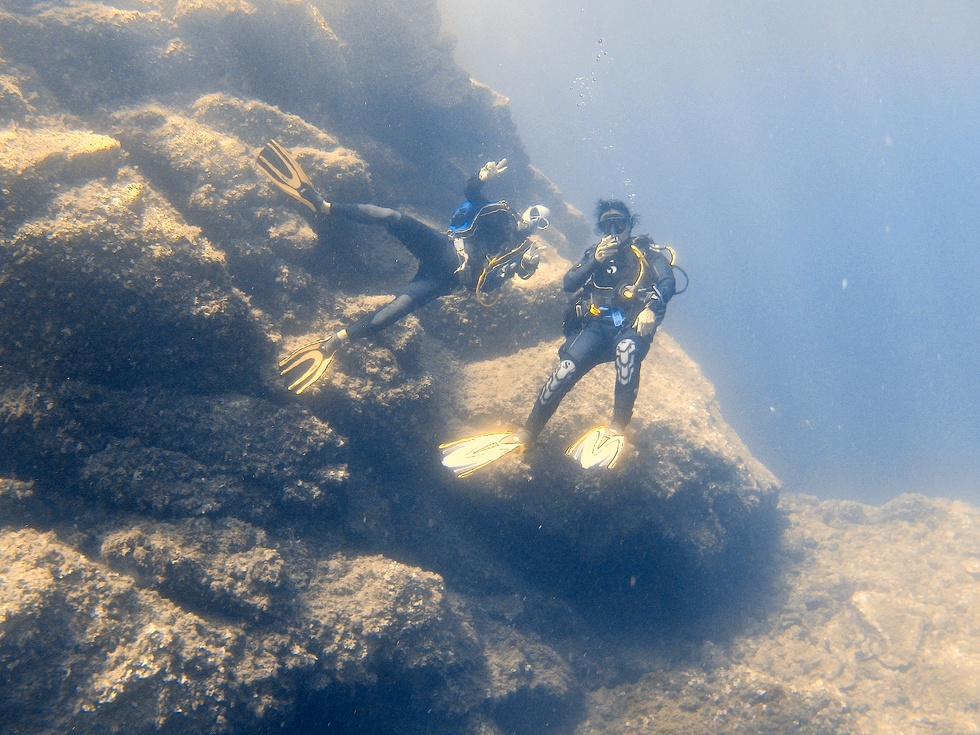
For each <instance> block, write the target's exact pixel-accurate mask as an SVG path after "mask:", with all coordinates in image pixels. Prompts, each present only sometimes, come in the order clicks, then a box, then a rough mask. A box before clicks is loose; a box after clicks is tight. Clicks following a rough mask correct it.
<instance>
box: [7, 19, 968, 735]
mask: <svg viewBox="0 0 980 735" xmlns="http://www.w3.org/2000/svg"><path fill="white" fill-rule="evenodd" d="M0 38H2V39H3V42H2V43H3V58H2V59H0V120H2V122H0V125H2V127H0V196H2V207H0V315H2V318H0V478H2V479H0V671H3V672H4V674H3V675H2V676H0V722H3V723H4V727H6V728H7V729H11V730H12V731H13V730H16V731H17V732H22V733H48V732H55V731H57V732H66V731H69V730H73V731H75V732H93V733H94V732H127V733H137V734H138V733H151V732H177V731H181V732H189V733H196V732H200V733H205V732H207V733H212V732H235V733H239V732H240V733H246V732H268V731H272V730H274V729H286V730H290V729H291V730H292V731H295V732H313V731H321V730H322V729H324V728H325V727H327V726H329V727H331V728H333V729H336V730H338V731H343V730H344V728H346V730H347V731H354V730H358V731H362V732H367V731H387V732H419V733H426V735H443V733H468V734H469V735H502V734H503V733H509V732H561V733H573V732H574V733H579V734H580V735H585V733H592V732H627V731H630V730H635V729H644V730H652V729H657V730H663V731H664V732H671V731H676V732H681V731H706V732H707V731H713V730H714V729H717V728H718V727H719V723H722V724H723V725H724V726H725V727H728V728H729V729H740V730H741V731H744V732H760V733H761V732H774V731H776V732H782V731H788V730H794V731H798V732H804V733H821V734H822V733H825V732H835V731H836V732H842V731H851V732H869V733H871V732H876V731H889V728H890V729H891V731H896V732H897V731H901V732H907V731H911V730H913V729H915V730H916V731H919V732H923V733H932V732H935V733H937V735H938V733H950V732H969V731H970V730H969V727H970V718H971V716H972V715H975V712H976V708H977V706H978V705H977V703H976V696H975V691H973V690H971V689H970V684H969V683H970V682H973V681H975V680H976V679H977V676H978V674H977V670H976V669H977V663H976V662H977V654H976V643H975V640H974V638H975V636H972V635H971V631H972V630H973V628H975V627H976V624H975V615H976V613H975V611H976V610H977V609H980V606H978V605H977V600H976V590H977V577H978V576H980V575H978V573H977V569H978V568H980V567H978V566H977V556H976V552H975V549H976V548H977V543H976V538H975V535H976V534H975V529H976V528H977V524H976V521H975V510H974V509H969V508H966V507H958V506H950V507H945V506H940V505H937V504H934V503H932V502H930V501H922V500H917V499H914V498H904V499H902V500H901V501H897V502H895V503H893V504H890V505H889V506H887V507H886V508H882V509H873V508H869V507H867V506H860V505H859V504H839V505H832V504H831V505H828V504H822V505H821V504H815V503H812V502H810V501H802V500H794V499H789V500H785V501H784V504H783V506H782V508H779V507H777V505H776V503H777V493H778V490H779V485H778V481H777V480H776V479H775V478H774V477H773V476H772V475H771V473H769V472H768V470H766V469H765V468H764V467H763V466H762V465H761V464H760V463H759V462H758V461H756V460H755V459H754V458H753V457H752V455H751V453H750V452H749V451H748V449H747V448H746V447H745V446H744V445H743V444H742V442H741V441H740V440H739V438H738V437H737V436H736V435H735V434H734V432H733V431H732V430H731V428H730V427H729V426H728V425H727V424H726V423H725V421H724V419H723V417H722V416H721V415H720V412H719V409H718V406H717V403H716V401H715V399H714V395H713V389H712V387H711V385H710V384H709V383H708V381H706V380H705V379H704V377H703V376H702V375H701V373H700V371H699V370H698V368H697V365H695V364H694V363H693V362H692V361H691V360H690V359H689V358H688V357H687V356H686V355H685V354H684V352H683V350H682V349H681V347H680V346H678V345H677V344H676V343H675V342H674V341H673V340H672V339H671V338H670V337H669V334H668V333H666V332H663V331H661V332H660V333H659V334H658V336H657V339H656V341H655V344H654V346H653V349H652V350H651V353H650V355H649V357H648V358H647V359H646V361H645V364H644V379H643V384H642V386H641V390H640V398H639V401H638V403H637V406H636V415H635V418H634V421H633V423H632V425H631V426H630V429H629V435H628V442H629V444H628V449H627V452H626V454H625V456H624V458H623V460H622V463H621V465H620V466H619V467H617V468H616V469H614V470H613V471H611V472H608V473H604V474H603V473H592V474H587V473H583V472H582V471H581V470H579V469H577V468H576V466H575V465H573V464H572V463H571V462H570V461H569V460H568V459H567V458H566V457H565V456H564V450H565V447H566V446H567V445H568V444H569V443H570V442H571V441H572V440H573V439H574V438H576V437H577V436H579V435H580V434H581V433H582V432H584V431H585V430H586V429H589V428H591V427H592V426H594V425H595V424H596V423H599V422H601V421H603V420H605V419H606V418H608V414H609V411H610V409H611V399H612V387H613V376H612V371H611V369H610V368H608V366H602V367H599V368H597V369H596V370H595V371H594V372H593V373H592V374H590V375H589V376H587V377H586V378H585V379H584V380H583V381H582V382H581V384H580V385H578V386H577V387H576V388H575V389H574V390H573V391H572V393H571V394H570V395H569V396H568V398H567V399H566V400H565V401H564V402H563V405H562V407H561V409H560V410H559V412H558V413H557V414H556V416H555V417H554V419H553V420H552V422H551V423H550V424H549V426H548V428H547V431H546V432H545V433H544V434H543V435H542V437H541V443H540V445H539V446H538V447H537V448H536V449H535V450H534V451H533V452H529V453H528V454H526V455H525V456H523V457H519V458H509V459H508V460H507V461H505V462H501V463H500V464H499V465H498V466H495V467H492V468H487V470H486V471H485V472H481V473H479V474H477V475H474V476H473V477H471V478H468V479H467V480H465V481H459V480H456V479H455V478H454V477H452V476H451V474H450V473H448V472H447V471H446V470H445V469H444V468H443V467H442V466H441V465H440V464H439V458H438V454H439V452H438V445H439V443H440V442H442V441H446V440H449V439H453V438H458V437H459V436H462V435H464V434H466V433H470V432H472V431H473V430H475V429H483V428H488V427H490V428H492V427H495V426H507V427H513V428H516V427H517V426H518V425H519V424H520V423H521V422H522V421H523V420H524V419H525V418H526V415H527V412H528V411H529V409H530V407H531V405H532V403H533V401H534V398H535V394H536V391H537V390H538V388H539V386H540V384H541V382H542V381H543V380H544V379H545V377H546V376H547V374H548V373H549V372H550V370H551V368H552V366H553V364H554V361H555V351H556V349H557V346H558V344H559V343H560V341H559V340H560V336H559V335H560V329H561V321H562V316H563V313H564V310H565V307H566V303H567V295H566V294H564V293H563V292H562V291H561V288H560V282H561V277H562V275H563V273H564V271H565V270H566V269H567V267H568V265H569V263H568V261H567V260H566V259H567V258H568V257H577V255H578V253H579V252H581V248H582V247H584V245H585V244H586V243H587V242H588V241H589V240H590V238H592V237H593V233H592V232H591V229H590V227H589V226H588V223H587V222H586V218H585V217H584V216H582V214H581V213H579V212H577V211H575V210H574V209H572V208H571V207H569V206H568V205H567V204H566V203H564V202H563V200H562V197H561V193H560V192H559V191H558V190H557V189H556V188H555V187H554V185H553V184H551V182H549V181H548V179H547V177H546V176H545V175H544V174H543V173H542V172H540V171H537V170H535V169H534V168H533V166H531V165H530V161H529V158H528V156H527V154H526V152H525V151H524V150H523V148H522V146H521V143H520V140H519V138H518V136H517V133H516V130H515V129H514V126H513V124H512V122H511V120H510V112H509V108H508V106H507V104H506V99H505V98H503V97H502V96H501V95H499V94H497V93H495V92H494V91H493V90H491V89H489V88H487V87H485V86H484V85H481V84H480V83H478V82H475V81H473V80H471V79H469V77H468V75H467V74H465V72H463V71H462V70H460V69H459V68H457V67H456V65H455V63H454V62H453V60H452V41H451V39H448V38H444V37H440V36H439V21H438V12H437V4H436V3H435V0H407V1H406V2H402V3H392V2H391V0H363V1H361V2H357V3H349V2H333V1H332V0H317V2H315V3H312V4H311V3H307V2H302V1H301V0H263V1H262V2H259V3H254V2H248V3H246V2H238V1H237V0H231V1H226V0H199V1H198V0H193V1H192V2H173V1H172V0H125V1H124V2H120V3H117V4H111V3H95V2H71V3H69V2H54V3H50V2H45V3H36V2H33V0H12V1H11V2H7V3H6V4H5V5H4V9H3V11H2V12H0ZM270 138H277V139H280V140H281V141H282V142H283V143H284V144H285V145H286V146H288V147H290V148H291V149H292V150H293V152H294V153H295V154H296V157H297V159H298V160H299V161H300V162H301V163H302V165H303V166H304V168H306V169H307V172H308V173H309V174H310V176H311V178H312V179H313V180H314V181H315V183H316V184H317V186H318V187H319V188H320V189H321V190H322V191H323V193H324V195H325V196H327V198H328V199H331V200H346V201H351V200H353V201H371V202H376V203H378V204H382V205H386V206H394V207H397V208H400V209H402V210H404V211H407V212H410V213H412V214H414V215H416V216H418V217H419V218H420V219H422V220H423V221H425V222H428V223H430V224H431V225H432V226H433V227H435V228H436V229H441V228H443V227H444V226H445V224H446V221H447V219H448V216H449V214H450V213H451V212H452V211H453V210H454V209H455V207H456V206H457V205H458V204H459V202H460V199H461V197H462V188H463V184H464V182H465V180H466V177H467V176H469V175H471V174H472V173H473V172H474V171H475V170H477V169H478V168H479V166H480V165H481V164H482V163H483V162H484V161H486V160H489V159H491V158H492V159H494V160H497V159H499V158H502V157H507V158H508V160H509V163H510V171H509V172H508V174H507V175H506V177H505V178H502V179H500V180H499V181H496V182H494V183H493V185H492V186H493V187H494V188H493V192H494V194H493V195H494V196H500V197H506V198H507V200H508V201H509V202H510V204H511V206H512V207H513V208H514V209H515V210H516V211H518V212H520V211H522V210H523V208H524V207H526V206H528V205H530V204H535V203H543V204H545V205H547V206H548V207H550V208H551V210H552V217H551V227H549V229H547V230H544V231H541V232H539V233H538V235H539V236H540V238H541V242H542V245H543V246H544V250H543V252H542V255H541V267H540V269H539V271H538V273H537V274H536V275H535V276H534V277H533V278H532V279H530V280H529V281H527V282H514V283H510V284H508V285H507V286H506V287H505V289H504V290H503V292H502V294H501V298H500V301H499V302H498V303H496V304H494V305H492V306H491V307H486V306H483V305H481V304H480V303H478V302H477V300H476V299H474V298H473V297H472V296H467V295H463V294H459V293H457V294H453V295H451V296H448V297H446V298H445V299H442V300H441V301H440V303H439V304H438V305H430V306H428V307H425V308H423V309H421V310H420V311H419V312H418V313H417V314H415V315H413V316H411V317H409V318H407V319H405V320H404V321H403V322H401V323H400V324H399V325H398V326H397V327H395V328H392V329H389V330H387V331H386V332H384V333H382V334H380V335H378V336H377V337H376V338H373V339H371V340H363V341H359V342H356V343H353V344H349V345H345V346H344V347H343V349H342V350H340V351H339V352H338V353H337V355H336V357H335V358H334V361H333V363H332V364H331V367H330V370H329V371H328V373H327V375H326V376H325V378H324V379H323V380H322V381H321V382H320V383H319V384H318V385H316V386H315V387H314V388H311V389H310V390H309V391H307V392H306V393H304V394H303V395H301V396H295V395H293V394H290V393H288V392H287V391H286V388H285V385H284V382H283V380H282V378H281V376H280V375H279V374H278V369H277V359H278V358H279V357H280V356H281V355H283V354H285V353H287V352H288V351H289V350H291V349H293V348H294V347H296V346H299V345H301V344H303V343H305V342H307V341H309V340H312V339H315V338H318V337H321V336H323V335H324V334H328V333H329V332H330V331H332V330H335V329H337V328H338V327H339V326H340V325H343V324H347V323H350V322H351V321H353V320H356V319H358V318H360V317H362V316H364V315H365V314H367V313H370V312H371V311H372V310H374V309H376V308H377V307H378V306H379V305H380V304H382V303H384V302H386V301H387V300H388V299H389V298H390V295H391V294H394V293H397V290H398V289H399V288H400V287H401V286H402V285H403V284H404V282H405V281H406V280H407V279H408V278H410V277H411V275H412V273H413V272H414V266H415V262H414V259H413V258H411V257H410V256H409V254H408V253H407V252H406V251H405V249H404V248H403V247H402V246H401V245H400V244H399V243H398V242H397V241H395V240H394V239H393V238H391V237H390V236H388V235H387V234H386V233H384V232H383V231H382V230H381V228H373V227H366V226H362V225H356V224H351V223H345V222H338V221H333V220H331V218H329V217H317V218H314V217H312V216H309V214H308V213H307V212H306V211H305V210H303V209H302V206H301V205H300V204H299V203H298V202H295V201H293V200H291V199H289V198H288V197H286V196H285V195H283V194H282V192H280V191H278V190H277V189H275V188H274V187H273V186H271V185H270V184H269V183H268V182H267V181H266V180H265V179H264V178H263V176H262V174H261V173H260V172H259V171H257V169H256V167H255V165H254V156H255V154H256V153H257V152H258V151H259V150H260V149H261V147H262V146H263V144H264V143H265V142H266V141H267V140H268V139H270ZM667 327H668V329H669V321H668V323H667ZM784 533H785V534H786V538H787V544H788V545H781V538H782V534H784ZM892 548H895V549H897V550H899V551H901V553H897V552H896V553H893V554H892V553H882V550H883V549H885V550H890V549H892ZM971 549H972V550H971ZM889 557H894V563H895V568H892V567H886V566H884V565H885V564H886V562H889ZM903 565H904V566H905V569H904V570H902V574H904V575H905V576H902V574H900V573H899V571H898V566H903ZM970 626H973V627H972V628H971V627H970ZM959 672H963V675H964V676H965V677H966V678H961V676H960V673H959ZM882 702H884V703H886V704H887V711H886V712H885V714H883V715H880V716H879V715H877V714H876V712H877V711H878V710H877V709H876V708H877V707H878V706H879V705H880V704H881V703H882ZM971 713H972V715H971ZM671 728H673V730H672V729H671ZM930 728H931V729H930Z"/></svg>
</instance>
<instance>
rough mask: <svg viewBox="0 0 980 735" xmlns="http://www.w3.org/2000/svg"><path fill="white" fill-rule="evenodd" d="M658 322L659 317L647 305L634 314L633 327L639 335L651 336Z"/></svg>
mask: <svg viewBox="0 0 980 735" xmlns="http://www.w3.org/2000/svg"><path fill="white" fill-rule="evenodd" d="M659 323H660V318H659V317H658V316H657V314H656V312H654V311H653V310H652V309H651V308H650V307H649V306H647V307H645V308H643V309H642V310H641V311H640V313H639V314H637V315H636V320H635V321H634V322H633V329H635V330H636V331H637V332H638V333H639V335H640V336H641V337H652V336H653V333H654V332H656V331H657V325H658V324H659Z"/></svg>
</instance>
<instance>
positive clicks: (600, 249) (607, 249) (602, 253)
mask: <svg viewBox="0 0 980 735" xmlns="http://www.w3.org/2000/svg"><path fill="white" fill-rule="evenodd" d="M618 248H619V238H618V237H616V236H615V235H606V236H605V237H604V238H602V239H601V240H600V241H599V244H598V245H596V246H595V259H596V260H598V261H599V262H600V263H604V262H605V261H607V260H609V259H610V258H611V257H612V256H613V254H614V253H615V252H616V250H617V249H618Z"/></svg>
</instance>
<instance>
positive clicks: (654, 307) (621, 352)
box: [441, 199, 686, 477]
mask: <svg viewBox="0 0 980 735" xmlns="http://www.w3.org/2000/svg"><path fill="white" fill-rule="evenodd" d="M636 221H637V218H636V216H634V215H633V214H632V213H631V212H630V210H629V208H628V207H627V206H626V204H625V203H624V202H622V201H620V200H617V199H611V200H600V201H599V203H598V205H597V206H596V231H597V233H598V234H599V235H601V236H602V239H601V240H600V241H599V242H598V243H597V244H595V245H592V246H590V247H589V248H587V249H586V251H585V254H584V255H583V256H582V259H581V260H579V261H578V262H577V263H576V264H575V265H574V266H572V268H571V269H570V270H569V271H568V273H566V274H565V279H564V284H563V285H564V289H565V291H567V292H573V293H576V297H575V299H574V300H573V301H572V303H571V304H570V305H569V309H568V311H567V313H566V316H565V321H564V324H563V332H564V334H565V342H564V344H563V345H562V346H561V347H560V348H559V350H558V359H559V362H558V366H557V367H556V368H555V369H554V371H553V372H552V373H551V375H550V376H549V377H548V379H547V380H546V381H545V383H544V385H543V386H542V387H541V390H540V391H539V393H538V396H537V399H536V400H535V402H534V407H533V408H532V410H531V414H530V416H529V417H528V420H527V422H526V424H525V425H524V428H523V429H521V430H520V431H517V432H515V433H508V432H504V433H492V434H483V435H480V436H476V437H471V438H468V439H462V440H460V441H456V442H450V443H448V444H444V445H442V447H441V448H442V450H443V460H442V461H443V464H444V465H445V466H447V467H449V468H450V469H452V470H453V471H454V472H455V473H456V475H457V476H459V477H465V476H467V475H469V474H471V473H473V472H475V471H476V470H478V469H480V468H481V467H484V466H486V465H488V464H490V463H491V462H494V461H496V460H497V459H500V458H501V457H503V456H505V455H507V454H510V453H511V452H513V451H515V450H521V451H523V449H524V448H525V447H526V446H529V445H530V444H532V443H533V442H534V441H535V440H536V439H537V437H538V435H539V434H540V433H541V431H542V430H543V429H544V426H545V424H546V423H547V422H548V420H549V419H550V418H551V417H552V415H553V414H554V413H555V411H556V410H557V408H558V404H559V403H561V401H562V399H563V398H564V397H565V396H566V395H567V394H568V392H569V391H570V390H571V389H572V387H573V386H574V385H575V384H576V383H577V382H578V381H579V380H580V379H581V378H582V376H583V375H585V374H586V373H587V372H589V371H590V370H591V369H592V368H594V367H595V366H596V365H599V364H601V363H605V362H613V363H614V364H615V368H616V385H615V392H614V407H613V415H612V421H611V422H610V423H609V424H608V425H604V426H598V427H596V428H594V429H591V430H590V431H588V432H586V433H585V434H584V435H583V436H582V437H581V438H580V439H578V440H577V441H576V442H575V443H574V444H572V445H571V446H570V447H569V448H568V450H567V452H566V454H568V455H569V456H571V457H572V458H573V459H575V461H577V462H578V463H579V464H580V465H581V466H582V467H583V468H585V469H591V468H593V467H602V468H606V469H610V468H612V467H613V466H614V465H615V464H616V461H617V459H618V457H619V454H620V452H621V451H622V450H623V447H624V446H625V438H624V433H625V430H626V426H627V424H629V422H630V419H631V418H632V416H633V405H634V403H635V401H636V396H637V392H638V390H639V386H640V365H641V363H642V362H643V358H644V357H646V354H647V352H648V351H649V349H650V344H651V342H652V341H653V337H654V334H655V333H656V331H657V327H658V326H660V323H661V322H662V321H663V320H664V315H665V314H666V312H667V302H668V301H670V299H671V298H672V297H673V296H674V295H675V293H678V291H677V286H676V282H675V279H674V265H673V263H674V260H675V254H674V251H673V250H672V249H671V248H669V247H660V246H658V245H656V244H655V243H654V242H653V240H652V239H651V238H650V237H648V236H647V235H633V234H632V233H633V227H634V226H635V224H636ZM665 253H666V254H665ZM677 270H680V271H681V272H682V273H683V271H682V269H680V268H677ZM685 275H686V274H685ZM685 289H686V285H685Z"/></svg>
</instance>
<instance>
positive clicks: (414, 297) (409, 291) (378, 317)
mask: <svg viewBox="0 0 980 735" xmlns="http://www.w3.org/2000/svg"><path fill="white" fill-rule="evenodd" d="M452 288H453V284H452V282H449V281H446V280H443V279H436V278H416V279H415V280H413V281H411V282H410V283H409V284H408V285H407V286H405V288H404V289H402V292H401V293H400V294H398V296H396V297H395V299H394V300H393V301H391V302H389V303H388V304H385V305H384V306H382V307H381V308H380V309H378V310H377V311H376V312H374V313H373V314H369V315H367V316H365V317H362V318H361V319H358V320H357V321H356V322H354V323H353V324H351V325H350V326H348V327H347V328H346V329H344V330H342V331H343V332H344V336H343V337H342V339H358V338H360V337H366V336H368V335H370V334H374V333H376V332H380V331H381V330H382V329H384V328H386V327H389V326H391V325H392V324H394V323H395V322H397V321H399V320H401V319H404V318H405V317H406V316H408V315H409V314H411V313H412V312H413V311H415V310H416V309H421V308H422V307H423V306H425V305H426V304H429V303H431V302H432V301H435V300H436V299H438V298H440V297H442V296H445V295H446V294H448V293H449V292H450V291H451V290H452ZM338 336H339V333H338Z"/></svg>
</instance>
